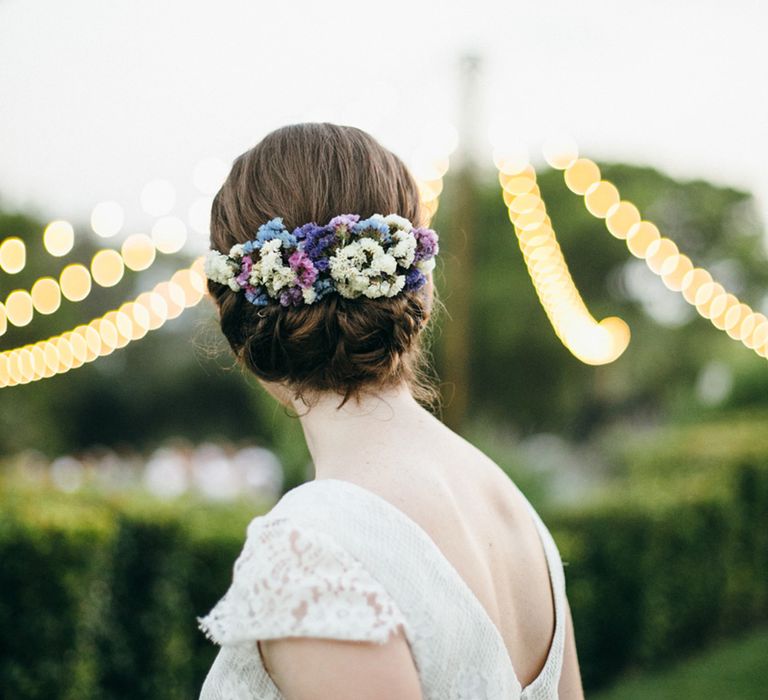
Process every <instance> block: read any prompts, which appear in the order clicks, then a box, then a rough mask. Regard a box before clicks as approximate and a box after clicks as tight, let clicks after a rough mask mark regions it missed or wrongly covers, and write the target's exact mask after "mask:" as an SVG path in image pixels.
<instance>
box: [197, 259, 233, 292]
mask: <svg viewBox="0 0 768 700" xmlns="http://www.w3.org/2000/svg"><path fill="white" fill-rule="evenodd" d="M203 270H204V271H205V276H206V277H208V278H209V279H212V280H213V281H214V282H218V283H219V284H228V285H229V286H230V287H232V283H231V281H234V278H235V276H236V274H237V264H236V263H234V262H233V261H231V260H230V259H229V258H228V257H227V256H226V255H223V254H222V253H219V251H218V250H209V251H208V252H207V253H206V254H205V261H204V263H203ZM234 283H235V285H237V282H234ZM237 288H238V289H239V287H237ZM233 289H234V287H233Z"/></svg>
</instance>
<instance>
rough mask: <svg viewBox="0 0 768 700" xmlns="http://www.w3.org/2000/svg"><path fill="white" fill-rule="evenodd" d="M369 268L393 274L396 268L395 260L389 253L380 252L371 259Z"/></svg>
mask: <svg viewBox="0 0 768 700" xmlns="http://www.w3.org/2000/svg"><path fill="white" fill-rule="evenodd" d="M371 269H372V270H376V271H377V272H386V273H387V274H389V275H393V274H395V270H396V269H397V260H395V259H394V258H393V257H392V256H391V255H390V254H389V253H382V254H381V255H377V256H376V257H375V258H374V259H373V260H371Z"/></svg>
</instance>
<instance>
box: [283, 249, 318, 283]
mask: <svg viewBox="0 0 768 700" xmlns="http://www.w3.org/2000/svg"><path fill="white" fill-rule="evenodd" d="M288 264H289V265H290V266H291V269H292V270H294V271H295V272H296V275H297V277H298V279H299V286H301V287H305V288H306V287H311V286H312V283H313V282H314V281H315V280H316V279H317V275H318V270H317V268H316V267H315V266H314V265H313V264H312V260H310V258H309V256H308V255H307V253H306V252H305V251H304V250H302V249H299V250H296V251H294V252H293V253H292V254H291V257H289V258H288Z"/></svg>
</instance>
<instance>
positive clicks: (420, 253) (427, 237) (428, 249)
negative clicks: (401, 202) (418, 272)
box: [411, 227, 440, 263]
mask: <svg viewBox="0 0 768 700" xmlns="http://www.w3.org/2000/svg"><path fill="white" fill-rule="evenodd" d="M411 233H413V235H414V236H415V237H416V255H415V256H414V259H413V262H414V263H417V262H419V261H420V260H425V259H427V258H431V257H432V256H434V255H437V253H438V252H439V251H440V247H439V245H438V238H437V233H435V231H433V230H432V229H431V228H423V227H419V228H414V229H413V231H412V232H411Z"/></svg>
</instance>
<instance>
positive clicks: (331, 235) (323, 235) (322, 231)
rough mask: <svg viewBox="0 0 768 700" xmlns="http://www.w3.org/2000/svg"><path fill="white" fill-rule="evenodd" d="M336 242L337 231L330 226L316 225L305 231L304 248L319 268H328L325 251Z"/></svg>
mask: <svg viewBox="0 0 768 700" xmlns="http://www.w3.org/2000/svg"><path fill="white" fill-rule="evenodd" d="M335 242H336V231H335V230H334V229H333V228H331V227H330V226H314V227H313V228H311V229H308V230H307V231H306V233H305V236H304V240H303V244H302V250H303V251H304V252H305V253H306V254H307V256H308V257H309V259H310V260H311V261H312V262H313V263H314V265H315V267H316V268H317V269H318V270H321V271H322V270H325V269H327V268H328V261H327V260H326V257H327V254H326V253H324V251H325V250H326V249H328V248H329V247H330V246H331V245H333V244H334V243H335Z"/></svg>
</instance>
